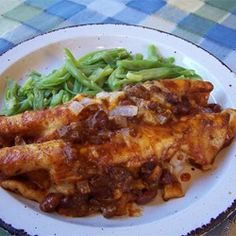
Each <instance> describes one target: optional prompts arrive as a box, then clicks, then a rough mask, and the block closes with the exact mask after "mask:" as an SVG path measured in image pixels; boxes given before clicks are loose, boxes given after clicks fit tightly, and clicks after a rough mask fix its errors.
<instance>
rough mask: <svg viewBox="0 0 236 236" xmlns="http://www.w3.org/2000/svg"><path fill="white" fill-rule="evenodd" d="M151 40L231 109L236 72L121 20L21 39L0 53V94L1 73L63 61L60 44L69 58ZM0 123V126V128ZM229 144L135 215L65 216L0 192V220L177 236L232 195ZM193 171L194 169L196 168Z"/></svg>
mask: <svg viewBox="0 0 236 236" xmlns="http://www.w3.org/2000/svg"><path fill="white" fill-rule="evenodd" d="M150 43H152V44H155V45H157V46H158V48H159V49H160V52H161V53H162V54H163V55H164V56H174V57H175V58H176V63H177V64H179V65H182V66H185V67H189V68H193V69H195V70H196V71H197V73H198V74H200V75H201V76H202V77H203V78H204V79H205V80H209V81H211V82H212V83H213V84H214V86H215V89H214V92H213V97H211V99H213V100H215V101H216V102H217V103H220V104H221V105H222V106H223V107H225V108H226V107H234V108H236V92H235V91H236V77H235V75H234V74H233V73H232V72H230V70H229V69H228V68H227V67H226V66H224V65H223V64H222V63H221V62H220V61H218V60H217V59H216V58H214V57H213V56H211V55H210V54H209V53H207V52H206V51H204V50H202V49H201V48H199V47H197V46H195V45H193V44H191V43H189V42H186V41H184V40H182V39H180V38H177V37H175V36H172V35H169V34H166V33H164V32H159V31H156V30H152V29H147V28H142V27H136V26H127V25H85V26H78V27H71V28H66V29H61V30H57V31H54V32H51V33H48V34H44V35H41V36H38V37H36V38H34V39H31V40H28V41H26V42H24V43H22V44H20V45H18V46H16V47H15V48H13V49H11V50H9V51H8V52H6V53H5V54H3V55H2V56H0V97H2V95H3V91H4V86H5V82H4V78H6V77H10V78H13V79H17V80H18V79H22V78H24V76H25V75H26V74H27V73H29V72H30V71H32V70H37V71H40V72H42V73H47V72H49V71H51V70H52V69H54V68H57V67H58V66H60V65H61V64H62V63H63V48H64V47H68V48H70V49H71V50H72V52H73V53H74V55H76V56H81V55H83V54H85V53H87V52H89V51H92V50H96V49H102V48H114V47H125V48H127V49H128V50H130V51H132V52H142V53H144V54H145V49H146V48H147V45H148V44H150ZM0 128H1V127H0ZM235 166H236V143H235V141H233V143H232V144H231V146H230V147H229V148H227V149H225V150H223V151H222V152H221V153H220V154H219V155H218V158H217V161H216V163H215V164H214V168H213V170H212V171H209V172H206V173H202V172H200V171H194V173H193V175H195V177H194V179H193V181H192V183H191V184H188V185H186V186H185V187H186V190H187V192H186V195H185V197H183V198H180V199H174V200H171V201H168V202H163V201H162V200H161V199H160V198H158V197H157V199H156V200H155V201H154V202H152V203H151V204H149V205H147V206H145V207H144V211H143V214H142V216H141V217H133V218H116V219H109V220H108V219H105V218H103V217H102V216H98V215H97V216H92V217H86V218H68V217H62V216H58V215H56V214H53V215H51V214H45V213H42V212H40V211H39V209H38V206H37V204H35V203H34V202H31V201H27V200H24V199H23V198H21V197H19V196H17V195H14V194H10V193H9V192H6V191H4V190H2V189H0V218H1V219H2V220H4V221H6V222H7V223H10V224H12V226H13V227H15V228H20V229H24V230H25V231H26V232H28V233H29V234H37V235H54V234H56V235H71V236H73V235H109V236H110V235H129V236H131V235H182V234H186V233H188V232H190V231H191V230H193V229H195V228H198V227H201V226H202V225H204V224H207V223H209V222H210V220H211V218H216V217H217V216H218V215H219V214H220V213H221V212H223V211H225V210H226V209H227V207H229V206H230V205H231V204H232V202H233V200H234V199H236V187H235V183H236V172H235ZM199 172H200V173H199Z"/></svg>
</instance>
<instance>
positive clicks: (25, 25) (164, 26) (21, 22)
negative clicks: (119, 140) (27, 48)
mask: <svg viewBox="0 0 236 236" xmlns="http://www.w3.org/2000/svg"><path fill="white" fill-rule="evenodd" d="M85 23H128V24H137V25H145V26H149V27H153V28H156V29H161V30H164V31H167V32H171V33H173V34H175V35H178V36H180V37H183V38H185V39H188V40H190V41H192V42H194V43H196V44H198V45H200V46H201V47H203V48H205V49H206V50H208V51H209V52H211V53H212V54H214V55H215V56H216V57H218V58H219V59H221V60H222V61H224V62H225V63H226V64H227V65H228V66H229V67H230V68H231V69H232V70H234V71H235V72H236V0H0V54H1V53H3V52H5V51H7V50H8V49H10V48H12V47H14V45H16V44H18V43H20V42H22V41H24V40H26V39H28V38H31V37H33V36H35V35H38V34H40V33H42V32H47V31H49V30H52V29H55V28H60V27H65V26H71V25H77V24H85ZM0 235H1V231H0Z"/></svg>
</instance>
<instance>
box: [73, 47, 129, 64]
mask: <svg viewBox="0 0 236 236" xmlns="http://www.w3.org/2000/svg"><path fill="white" fill-rule="evenodd" d="M128 57H130V54H129V53H128V52H127V51H126V50H125V49H124V48H115V49H105V50H99V51H94V52H91V53H88V54H86V55H85V56H83V57H81V58H80V59H79V60H78V65H81V64H85V65H92V64H94V63H97V62H99V61H105V62H106V63H107V64H110V63H113V62H114V61H115V60H118V59H124V58H128Z"/></svg>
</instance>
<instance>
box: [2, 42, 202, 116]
mask: <svg viewBox="0 0 236 236" xmlns="http://www.w3.org/2000/svg"><path fill="white" fill-rule="evenodd" d="M65 57H66V58H65V62H64V64H63V66H62V67H61V68H59V69H57V70H54V71H52V72H51V73H50V74H48V75H42V74H40V73H38V72H35V71H33V72H31V73H30V74H29V75H28V76H27V78H26V80H25V82H24V84H23V85H19V84H17V82H16V81H14V80H8V81H7V88H6V92H5V96H4V106H3V109H2V111H1V115H7V116H10V115H15V114H18V113H22V112H24V111H26V110H40V109H44V108H47V107H54V106H56V105H58V104H62V103H65V102H68V101H69V100H71V99H72V98H73V97H74V96H75V95H76V94H79V93H83V94H89V95H95V94H97V93H98V92H101V91H115V90H120V89H122V87H123V86H125V85H127V84H131V83H138V82H143V81H147V80H158V79H165V78H200V77H199V76H198V75H197V74H196V73H195V71H194V70H190V69H186V68H183V67H181V66H177V65H175V64H174V62H175V60H174V58H173V57H169V58H164V57H162V56H161V55H160V54H159V52H158V50H157V48H156V47H155V46H154V45H149V46H148V49H147V57H146V58H144V56H143V55H142V54H140V53H137V54H134V55H133V54H132V53H130V52H128V51H127V50H126V49H124V48H114V49H105V50H99V51H94V52H91V53H88V54H86V55H85V56H83V57H81V58H79V59H76V58H75V57H74V56H73V54H72V53H71V52H70V50H69V49H67V48H66V49H65Z"/></svg>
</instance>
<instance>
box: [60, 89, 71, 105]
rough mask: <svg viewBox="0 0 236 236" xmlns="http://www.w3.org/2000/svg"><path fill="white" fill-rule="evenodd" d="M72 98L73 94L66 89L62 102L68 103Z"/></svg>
mask: <svg viewBox="0 0 236 236" xmlns="http://www.w3.org/2000/svg"><path fill="white" fill-rule="evenodd" d="M71 98H72V95H71V94H70V93H68V92H66V91H64V93H63V96H62V103H66V102H68V101H70V100H71Z"/></svg>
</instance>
